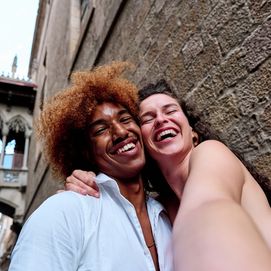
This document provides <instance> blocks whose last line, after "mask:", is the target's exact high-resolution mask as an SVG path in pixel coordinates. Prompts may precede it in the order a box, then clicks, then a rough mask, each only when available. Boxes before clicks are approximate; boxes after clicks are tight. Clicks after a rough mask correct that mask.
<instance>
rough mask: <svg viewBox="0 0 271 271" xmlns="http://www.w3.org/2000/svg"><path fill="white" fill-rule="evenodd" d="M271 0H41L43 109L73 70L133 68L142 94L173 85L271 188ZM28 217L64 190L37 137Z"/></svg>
mask: <svg viewBox="0 0 271 271" xmlns="http://www.w3.org/2000/svg"><path fill="white" fill-rule="evenodd" d="M270 56H271V1H269V0H257V1H256V0H201V1H191V0H181V1H180V0H172V1H166V0H113V1H112V0H100V1H95V0H81V1H79V0H41V1H40V3H39V11H38V16H37V21H36V29H35V35H34V40H33V45H32V55H31V62H30V70H29V72H30V75H31V77H32V80H33V81H34V82H36V84H37V85H38V92H37V99H36V105H35V110H34V116H36V115H37V114H38V113H39V111H40V110H41V109H42V105H43V103H44V101H45V100H46V99H47V98H48V97H50V96H52V95H53V94H55V93H57V92H58V91H59V90H61V89H62V88H63V87H65V86H67V85H68V84H69V78H70V75H71V73H72V72H73V71H76V70H82V69H90V68H91V67H93V66H94V65H98V64H102V63H107V62H110V61H112V60H129V61H131V62H133V63H134V64H135V66H136V69H135V71H134V72H133V73H132V74H131V75H130V79H131V80H133V81H134V82H135V83H136V84H138V86H139V87H141V86H143V85H144V84H146V83H147V82H154V81H156V80H157V79H160V78H162V77H163V78H165V79H166V80H168V81H169V82H170V84H171V85H172V86H173V88H174V89H175V90H176V91H177V92H178V94H179V95H180V96H181V97H182V98H183V99H185V100H186V101H188V103H190V102H191V103H193V104H195V105H196V109H197V110H198V111H199V112H201V114H202V117H203V119H204V120H205V121H206V122H207V123H208V124H210V125H211V126H212V127H213V128H214V130H215V131H216V132H217V133H218V134H219V135H220V136H221V137H222V138H223V140H224V141H225V142H226V143H227V144H228V145H229V146H235V148H237V149H238V150H239V151H240V152H241V153H242V154H243V156H244V158H245V159H247V160H248V161H250V162H251V163H252V164H253V165H254V166H255V167H256V169H257V170H258V171H259V172H261V173H262V174H264V175H265V176H267V177H268V178H269V180H271V167H270V162H271V91H270V89H271V57H270ZM30 158H31V160H30V169H29V175H30V176H29V180H28V187H27V194H26V198H27V201H26V214H25V218H27V217H28V216H29V215H30V214H31V213H32V212H33V211H34V210H35V209H36V208H37V207H38V206H39V205H40V203H41V202H42V201H43V200H44V199H46V198H47V197H48V196H50V195H51V194H53V193H55V191H56V190H57V189H58V188H59V187H61V185H62V184H61V182H59V180H55V179H54V177H53V176H52V174H51V171H50V168H49V167H48V165H47V164H46V163H45V162H44V160H43V154H42V152H41V148H40V146H39V144H38V143H37V142H36V141H35V138H33V139H32V141H31V146H30Z"/></svg>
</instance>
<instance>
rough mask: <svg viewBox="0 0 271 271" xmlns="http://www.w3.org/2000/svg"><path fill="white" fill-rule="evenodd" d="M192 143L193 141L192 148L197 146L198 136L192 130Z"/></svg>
mask: <svg viewBox="0 0 271 271" xmlns="http://www.w3.org/2000/svg"><path fill="white" fill-rule="evenodd" d="M192 141H193V145H194V147H196V146H197V145H198V144H199V135H198V133H197V132H195V131H194V130H193V131H192Z"/></svg>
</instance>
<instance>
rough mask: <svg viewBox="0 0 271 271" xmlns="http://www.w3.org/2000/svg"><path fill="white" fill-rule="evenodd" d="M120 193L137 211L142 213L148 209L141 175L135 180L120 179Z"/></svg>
mask: <svg viewBox="0 0 271 271" xmlns="http://www.w3.org/2000/svg"><path fill="white" fill-rule="evenodd" d="M117 183H118V186H119V189H120V193H121V194H122V195H123V196H124V197H125V198H126V199H127V200H128V201H129V202H131V204H133V206H134V207H135V210H136V213H137V214H138V215H140V213H141V212H143V211H144V210H145V209H146V204H145V191H144V185H143V181H142V178H141V177H138V178H135V179H133V180H125V181H118V180H117Z"/></svg>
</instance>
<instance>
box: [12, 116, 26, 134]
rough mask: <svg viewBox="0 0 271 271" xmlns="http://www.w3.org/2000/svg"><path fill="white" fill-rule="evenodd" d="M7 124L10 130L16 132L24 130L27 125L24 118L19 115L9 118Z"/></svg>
mask: <svg viewBox="0 0 271 271" xmlns="http://www.w3.org/2000/svg"><path fill="white" fill-rule="evenodd" d="M7 125H8V127H9V130H10V131H14V132H16V133H18V132H25V131H26V130H27V127H28V125H27V121H26V119H25V118H24V117H23V116H21V115H16V116H14V117H13V118H11V119H10V120H9V121H8V122H7Z"/></svg>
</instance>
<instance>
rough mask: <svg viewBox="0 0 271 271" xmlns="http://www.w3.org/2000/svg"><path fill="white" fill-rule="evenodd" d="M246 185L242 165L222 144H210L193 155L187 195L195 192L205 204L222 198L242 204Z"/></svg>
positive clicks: (200, 146) (212, 142)
mask: <svg viewBox="0 0 271 271" xmlns="http://www.w3.org/2000/svg"><path fill="white" fill-rule="evenodd" d="M244 181H245V179H244V170H243V166H242V163H241V162H240V160H239V159H238V158H237V157H236V156H235V155H234V153H233V152H231V150H230V149H229V148H228V147H227V146H226V145H224V144H223V143H221V142H219V141H215V140H208V141H205V142H202V143H200V144H199V145H198V146H197V147H196V148H195V149H194V150H193V151H192V153H191V157H190V161H189V174H188V179H187V183H186V187H185V190H186V192H188V191H195V190H196V191H197V193H198V194H199V195H200V197H199V198H201V199H202V200H203V199H205V200H207V199H209V200H211V199H214V198H215V197H216V198H219V197H220V198H231V199H234V200H235V201H239V200H240V198H241V193H242V188H243V185H244ZM192 194H194V192H193V193H192Z"/></svg>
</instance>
